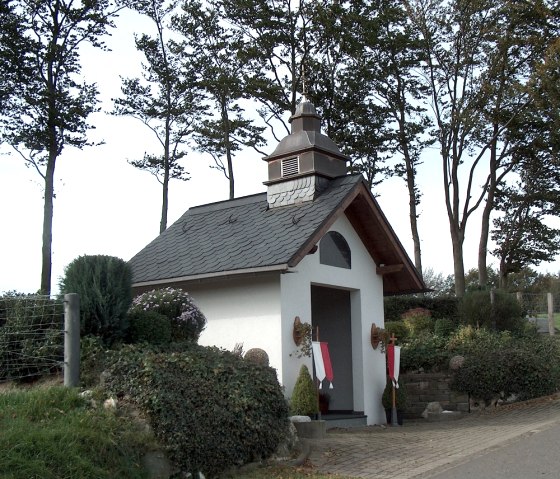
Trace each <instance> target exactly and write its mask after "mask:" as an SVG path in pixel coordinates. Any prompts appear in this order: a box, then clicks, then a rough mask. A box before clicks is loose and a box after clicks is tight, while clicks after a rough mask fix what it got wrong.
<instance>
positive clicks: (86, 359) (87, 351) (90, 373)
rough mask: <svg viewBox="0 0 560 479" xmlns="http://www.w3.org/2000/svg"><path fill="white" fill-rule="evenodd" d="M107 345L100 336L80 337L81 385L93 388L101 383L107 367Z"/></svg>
mask: <svg viewBox="0 0 560 479" xmlns="http://www.w3.org/2000/svg"><path fill="white" fill-rule="evenodd" d="M106 349H107V348H106V346H105V344H104V343H103V340H102V339H101V338H100V337H99V336H91V335H89V336H82V337H81V338H80V385H81V386H82V387H84V388H92V387H95V386H97V385H98V384H99V379H100V377H101V373H102V372H103V370H104V369H105V356H106V354H107V351H106Z"/></svg>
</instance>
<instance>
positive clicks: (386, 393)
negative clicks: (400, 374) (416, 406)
mask: <svg viewBox="0 0 560 479" xmlns="http://www.w3.org/2000/svg"><path fill="white" fill-rule="evenodd" d="M398 383H399V387H398V388H397V389H396V391H395V403H396V407H397V410H399V411H404V410H405V409H406V402H407V395H406V388H405V387H404V384H403V382H402V380H401V378H399V380H398ZM381 403H382V404H383V408H384V409H391V408H392V407H393V381H391V378H390V377H389V376H387V382H386V384H385V389H384V390H383V395H382V396H381Z"/></svg>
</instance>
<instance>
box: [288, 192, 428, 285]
mask: <svg viewBox="0 0 560 479" xmlns="http://www.w3.org/2000/svg"><path fill="white" fill-rule="evenodd" d="M341 214H346V217H347V218H348V220H349V221H350V223H351V224H352V227H353V228H354V230H355V231H356V232H357V234H358V236H359V237H360V239H361V240H362V242H363V244H364V245H365V247H366V249H367V250H368V252H369V254H370V255H371V257H372V259H373V260H374V262H375V264H376V265H377V274H380V275H382V276H383V293H384V295H386V296H391V295H397V294H410V293H421V292H425V291H429V290H428V289H427V288H426V286H425V285H424V282H423V281H422V278H421V277H420V275H419V274H418V271H417V270H416V268H415V266H414V264H412V262H411V260H410V258H409V257H408V255H407V253H406V251H405V249H404V248H403V246H402V244H401V242H400V241H399V239H398V237H397V235H396V234H395V232H394V230H393V228H392V227H391V225H390V224H389V222H388V221H387V218H386V217H385V215H384V214H383V212H382V211H381V208H380V207H379V204H378V203H377V201H376V200H375V198H374V197H373V195H372V194H371V192H370V191H369V188H368V187H367V184H366V183H365V181H361V182H359V183H358V184H356V186H355V187H354V188H353V189H352V191H351V192H350V193H349V194H348V195H347V196H346V197H345V198H344V200H343V201H342V202H341V203H340V205H339V206H338V207H337V208H336V209H335V210H333V211H332V212H331V214H330V215H329V216H328V217H327V218H326V219H325V221H324V222H323V224H322V225H321V227H320V228H318V229H317V230H316V231H315V233H314V234H313V235H312V236H311V237H310V238H309V239H308V240H307V241H306V243H305V244H304V245H303V246H302V247H301V248H300V249H299V250H298V252H297V253H296V254H295V255H294V256H293V257H292V258H291V260H290V261H289V262H288V265H289V266H290V267H293V266H295V265H297V264H298V263H299V262H300V261H301V260H302V259H303V258H304V257H305V255H306V254H308V253H309V252H310V251H311V250H312V248H313V247H314V246H315V245H316V244H317V243H318V242H319V240H320V239H321V238H322V237H323V236H324V235H325V233H326V232H327V231H328V230H329V229H330V227H331V226H332V225H333V223H334V222H335V221H336V219H337V218H338V217H339V216H340V215H341Z"/></svg>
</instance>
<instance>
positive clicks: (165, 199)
mask: <svg viewBox="0 0 560 479" xmlns="http://www.w3.org/2000/svg"><path fill="white" fill-rule="evenodd" d="M168 111H169V110H168ZM169 134H170V126H169V117H168V118H167V120H166V122H165V144H164V152H163V182H162V183H163V184H162V186H163V198H162V201H161V221H160V223H159V232H160V234H161V233H163V232H164V231H165V230H166V229H167V209H168V204H169V168H170V165H169Z"/></svg>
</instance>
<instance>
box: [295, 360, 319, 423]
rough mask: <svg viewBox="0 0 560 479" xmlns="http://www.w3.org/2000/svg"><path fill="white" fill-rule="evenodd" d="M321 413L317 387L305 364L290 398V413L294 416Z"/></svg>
mask: <svg viewBox="0 0 560 479" xmlns="http://www.w3.org/2000/svg"><path fill="white" fill-rule="evenodd" d="M318 413H319V398H318V397H317V388H316V387H315V384H313V379H311V375H310V374H309V369H307V366H306V365H305V364H303V365H302V366H301V368H300V370H299V375H298V378H297V380H296V384H295V386H294V390H293V392H292V397H291V399H290V414H292V416H313V415H315V414H318Z"/></svg>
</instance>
